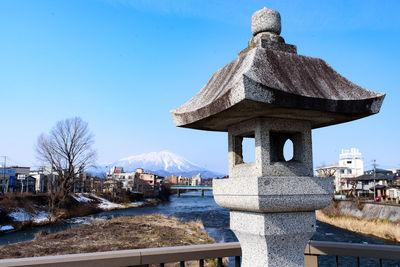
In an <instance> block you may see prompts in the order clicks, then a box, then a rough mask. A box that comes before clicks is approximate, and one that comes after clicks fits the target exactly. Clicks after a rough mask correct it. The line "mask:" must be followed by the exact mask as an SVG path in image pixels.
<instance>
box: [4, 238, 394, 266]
mask: <svg viewBox="0 0 400 267" xmlns="http://www.w3.org/2000/svg"><path fill="white" fill-rule="evenodd" d="M241 254H242V252H241V249H240V244H239V243H238V242H236V243H219V244H207V245H193V246H181V247H163V248H147V249H133V250H119V251H107V252H95V253H84V254H71V255H59V256H44V257H33V258H21V259H5V260H0V266H55V267H66V266H68V267H70V266H71V267H83V266H85V267H86V266H87V267H91V266H93V267H103V266H104V267H106V266H107V267H108V266H110V267H114V266H115V267H116V266H149V265H150V264H156V265H158V266H160V267H163V266H165V264H166V263H172V262H178V263H180V266H181V267H183V266H185V262H188V261H198V264H199V266H200V267H202V266H204V262H205V260H207V259H217V265H218V266H219V267H222V266H223V261H222V258H224V257H234V259H235V260H234V266H236V267H239V266H240V256H241ZM320 255H333V256H336V266H338V263H339V261H338V257H340V256H352V257H356V258H357V262H358V266H360V258H378V259H379V263H380V265H381V266H382V259H392V260H400V246H392V245H371V244H354V243H344V242H327V241H309V243H308V244H307V246H306V250H305V253H304V261H305V266H307V267H317V266H318V256H320Z"/></svg>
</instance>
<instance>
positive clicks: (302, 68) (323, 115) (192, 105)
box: [171, 47, 385, 131]
mask: <svg viewBox="0 0 400 267" xmlns="http://www.w3.org/2000/svg"><path fill="white" fill-rule="evenodd" d="M384 96H385V95H384V94H382V93H375V92H372V91H369V90H366V89H364V88H362V87H360V86H358V85H356V84H354V83H352V82H350V81H349V80H347V79H346V78H344V77H343V76H341V75H339V74H338V73H337V72H336V71H335V70H333V69H332V68H331V67H330V66H329V65H328V64H327V63H326V62H325V61H323V60H321V59H318V58H312V57H306V56H301V55H297V54H295V53H287V52H283V51H279V50H273V49H266V48H263V47H255V48H253V49H250V50H249V51H248V52H247V53H242V54H241V55H240V56H239V57H238V58H237V59H236V60H234V61H232V62H231V63H229V64H228V65H226V66H225V67H223V68H221V69H220V70H218V71H217V72H216V73H215V74H214V75H213V76H212V77H211V79H210V80H209V81H208V83H207V84H206V85H205V86H204V87H203V89H202V90H201V91H200V92H199V93H198V94H196V95H195V96H194V97H193V98H192V99H190V100H189V101H188V102H187V103H186V104H184V105H182V106H181V107H179V108H177V109H175V110H172V111H171V115H172V117H173V119H174V122H175V124H176V125H177V126H180V127H187V128H194V129H202V130H214V131H227V130H228V127H229V126H230V125H233V124H236V123H239V122H242V121H245V120H249V119H252V118H257V117H272V118H289V119H303V120H309V121H310V122H311V127H312V128H318V127H323V126H328V125H333V124H338V123H343V122H347V121H351V120H355V119H359V118H362V117H366V116H369V115H372V114H375V113H378V112H379V110H380V107H381V105H382V101H383V99H384Z"/></svg>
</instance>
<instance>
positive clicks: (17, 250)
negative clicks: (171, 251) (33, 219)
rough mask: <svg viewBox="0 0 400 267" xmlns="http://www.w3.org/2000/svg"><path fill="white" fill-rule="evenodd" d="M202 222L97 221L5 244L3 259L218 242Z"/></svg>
mask: <svg viewBox="0 0 400 267" xmlns="http://www.w3.org/2000/svg"><path fill="white" fill-rule="evenodd" d="M203 230H204V226H203V224H202V223H201V222H182V221H180V220H179V219H177V218H174V217H170V218H168V217H166V216H163V215H159V214H151V215H142V216H134V217H120V218H117V219H112V220H106V221H100V222H95V223H92V224H90V225H84V226H81V227H79V228H74V229H68V230H65V231H62V232H59V233H55V234H49V233H47V232H39V233H37V234H36V236H35V239H33V240H30V241H24V242H19V243H15V244H10V245H5V246H2V247H1V249H0V259H5V258H23V257H38V256H45V255H63V254H76V253H89V252H98V251H112V250H123V249H139V248H153V247H164V246H184V245H195V244H209V243H215V240H214V239H213V238H211V237H210V236H209V235H208V234H207V233H205V232H203Z"/></svg>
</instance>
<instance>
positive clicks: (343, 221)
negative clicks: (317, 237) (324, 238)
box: [316, 209, 400, 242]
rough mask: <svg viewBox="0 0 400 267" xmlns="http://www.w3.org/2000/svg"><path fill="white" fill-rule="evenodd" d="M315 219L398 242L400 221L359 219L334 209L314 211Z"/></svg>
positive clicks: (399, 239)
mask: <svg viewBox="0 0 400 267" xmlns="http://www.w3.org/2000/svg"><path fill="white" fill-rule="evenodd" d="M316 215H317V220H319V221H321V222H324V223H328V224H331V225H333V226H336V227H339V228H342V229H346V230H349V231H353V232H357V233H361V234H366V235H373V236H376V237H379V238H384V239H388V240H392V241H396V242H400V223H395V222H392V221H389V220H385V219H374V220H367V219H360V218H357V217H354V216H349V215H342V214H340V213H339V212H335V211H334V209H329V210H323V211H322V210H318V211H316Z"/></svg>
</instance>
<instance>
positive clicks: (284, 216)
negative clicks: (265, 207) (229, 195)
mask: <svg viewBox="0 0 400 267" xmlns="http://www.w3.org/2000/svg"><path fill="white" fill-rule="evenodd" d="M230 216H231V219H230V224H231V229H232V231H233V232H234V233H235V234H236V237H237V238H238V239H239V242H240V245H241V247H242V255H243V256H242V265H241V266H242V267H254V266H304V250H305V247H306V244H307V241H308V240H309V239H310V238H311V236H312V235H313V234H314V232H315V212H288V213H264V214H263V213H253V212H241V211H231V212H230Z"/></svg>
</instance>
